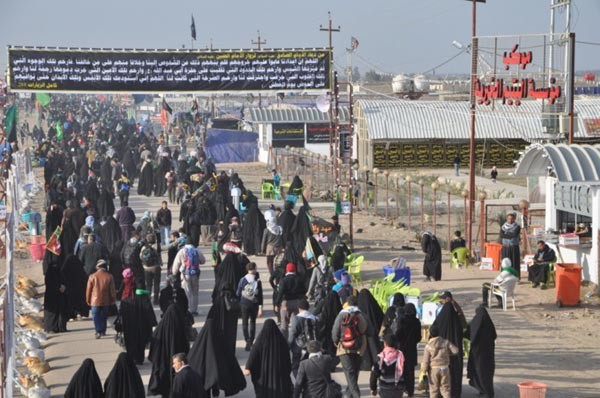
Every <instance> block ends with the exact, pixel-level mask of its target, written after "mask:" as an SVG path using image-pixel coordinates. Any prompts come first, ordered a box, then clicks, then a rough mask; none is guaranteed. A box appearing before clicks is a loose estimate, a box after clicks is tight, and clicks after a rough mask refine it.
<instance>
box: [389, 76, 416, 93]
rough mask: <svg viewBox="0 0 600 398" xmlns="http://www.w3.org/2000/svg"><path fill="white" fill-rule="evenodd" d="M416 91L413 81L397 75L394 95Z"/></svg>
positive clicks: (393, 81) (394, 83) (393, 85)
mask: <svg viewBox="0 0 600 398" xmlns="http://www.w3.org/2000/svg"><path fill="white" fill-rule="evenodd" d="M413 90H414V83H413V81H412V79H411V78H410V77H408V76H406V75H397V76H395V77H394V79H393V80H392V91H393V92H394V93H397V94H399V93H409V92H411V91H413Z"/></svg>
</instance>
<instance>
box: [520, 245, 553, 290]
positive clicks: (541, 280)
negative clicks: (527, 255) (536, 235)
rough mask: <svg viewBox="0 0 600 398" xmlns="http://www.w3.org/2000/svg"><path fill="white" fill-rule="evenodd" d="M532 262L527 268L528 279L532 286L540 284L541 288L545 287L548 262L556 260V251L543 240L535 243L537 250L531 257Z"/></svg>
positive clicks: (548, 267)
mask: <svg viewBox="0 0 600 398" xmlns="http://www.w3.org/2000/svg"><path fill="white" fill-rule="evenodd" d="M533 261H534V263H533V264H532V265H530V266H529V268H528V269H527V272H528V276H527V277H528V279H529V281H530V282H531V283H532V287H538V286H540V285H541V288H542V289H546V282H547V281H546V277H547V275H548V270H549V269H550V264H551V263H554V262H556V253H554V250H552V249H551V248H550V247H549V246H548V245H547V244H546V242H544V241H543V240H540V241H538V243H537V252H536V253H535V257H534V259H533Z"/></svg>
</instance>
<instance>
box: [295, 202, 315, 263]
mask: <svg viewBox="0 0 600 398" xmlns="http://www.w3.org/2000/svg"><path fill="white" fill-rule="evenodd" d="M308 210H309V207H308V203H307V202H306V200H305V202H304V205H302V206H300V210H298V215H297V216H296V219H295V220H294V224H293V225H292V230H291V235H292V238H291V239H292V241H293V242H294V248H295V249H296V252H297V253H302V251H304V246H305V245H306V240H307V239H308V237H309V236H312V234H313V233H312V227H311V225H310V216H309V214H308Z"/></svg>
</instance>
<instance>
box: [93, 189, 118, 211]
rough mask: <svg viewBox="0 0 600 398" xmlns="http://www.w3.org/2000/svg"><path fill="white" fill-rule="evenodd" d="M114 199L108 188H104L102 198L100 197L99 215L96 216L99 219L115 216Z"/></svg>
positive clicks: (101, 193)
mask: <svg viewBox="0 0 600 398" xmlns="http://www.w3.org/2000/svg"><path fill="white" fill-rule="evenodd" d="M113 199H114V195H113V194H112V192H110V191H109V190H108V189H106V188H102V191H101V192H100V197H98V206H97V207H96V209H97V210H98V214H97V215H96V218H97V219H101V218H104V217H112V216H113V214H115V203H114V201H113Z"/></svg>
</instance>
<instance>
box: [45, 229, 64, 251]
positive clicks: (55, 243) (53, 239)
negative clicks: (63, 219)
mask: <svg viewBox="0 0 600 398" xmlns="http://www.w3.org/2000/svg"><path fill="white" fill-rule="evenodd" d="M61 232H62V228H61V227H56V230H55V231H54V232H53V233H52V236H50V239H49V240H48V243H46V250H49V251H50V252H52V253H53V254H56V255H57V256H60V253H61V252H62V246H61V245H60V234H61Z"/></svg>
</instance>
